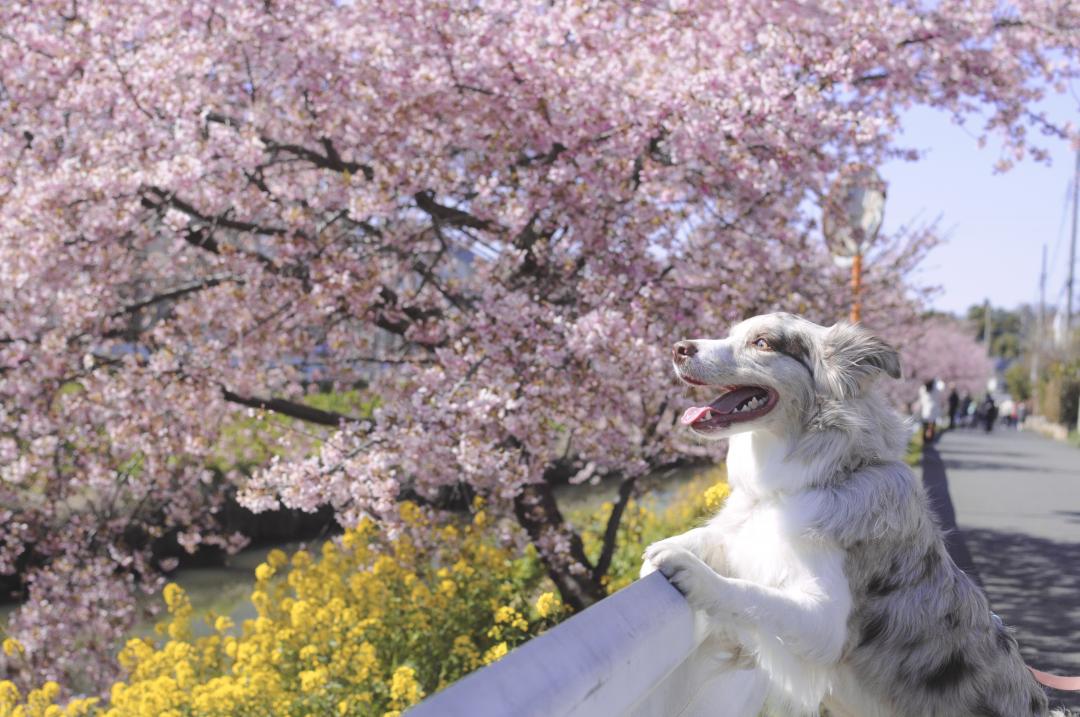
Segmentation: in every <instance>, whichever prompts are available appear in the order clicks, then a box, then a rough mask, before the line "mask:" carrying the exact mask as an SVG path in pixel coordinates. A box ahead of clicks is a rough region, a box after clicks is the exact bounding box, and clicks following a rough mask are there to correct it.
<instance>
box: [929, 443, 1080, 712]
mask: <svg viewBox="0 0 1080 717" xmlns="http://www.w3.org/2000/svg"><path fill="white" fill-rule="evenodd" d="M923 481H924V484H925V485H926V488H927V492H928V494H929V495H930V499H931V502H932V503H933V504H934V507H935V509H936V510H937V511H938V514H939V516H940V517H941V519H942V522H943V524H944V525H945V526H946V527H948V526H949V525H950V518H953V519H955V523H953V524H954V525H955V526H957V527H958V529H959V530H958V531H955V532H953V533H951V534H950V535H949V550H950V553H951V554H952V555H953V559H954V560H955V561H956V562H957V564H958V565H960V566H961V567H962V568H964V569H966V570H968V572H969V573H972V572H973V573H974V574H975V576H976V578H977V579H978V580H979V581H980V583H981V584H982V586H983V588H984V589H985V590H986V594H987V596H988V597H989V598H990V603H991V605H992V606H993V609H994V611H995V612H996V613H997V614H998V615H1000V616H1001V618H1002V619H1003V620H1004V621H1005V624H1006V625H1008V626H1009V627H1011V628H1013V629H1014V630H1015V635H1016V639H1017V641H1018V642H1019V643H1020V649H1021V652H1022V654H1023V656H1024V659H1025V660H1026V661H1027V663H1028V664H1029V665H1031V666H1032V667H1037V668H1039V669H1042V670H1045V671H1047V672H1053V673H1057V674H1070V675H1080V449H1078V448H1076V447H1074V446H1071V445H1067V444H1064V443H1059V442H1055V441H1052V440H1050V439H1048V438H1043V437H1042V436H1039V435H1036V434H1033V433H1029V432H1020V431H1013V430H1009V429H1000V428H999V429H995V430H994V431H993V432H992V433H989V434H987V433H984V432H982V431H981V430H979V431H974V430H970V431H969V430H955V431H949V432H948V433H946V434H945V435H943V436H942V437H941V439H940V440H939V441H938V442H937V444H936V446H934V447H931V448H929V449H927V450H926V451H924V456H923ZM950 497H951V501H950ZM1050 695H1051V704H1052V705H1053V704H1057V705H1062V706H1067V707H1072V708H1074V709H1076V708H1080V693H1072V694H1069V693H1064V692H1053V691H1051V692H1050Z"/></svg>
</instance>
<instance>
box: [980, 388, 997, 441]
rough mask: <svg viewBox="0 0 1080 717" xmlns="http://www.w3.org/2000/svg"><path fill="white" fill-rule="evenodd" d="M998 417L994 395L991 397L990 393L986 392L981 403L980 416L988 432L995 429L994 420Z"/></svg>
mask: <svg viewBox="0 0 1080 717" xmlns="http://www.w3.org/2000/svg"><path fill="white" fill-rule="evenodd" d="M997 417H998V407H997V404H995V403H994V399H993V397H991V396H990V394H989V393H988V394H986V397H985V398H983V400H982V403H981V404H980V405H979V418H981V419H982V422H983V429H984V430H985V431H986V432H987V433H989V432H990V431H992V430H994V421H996V420H997Z"/></svg>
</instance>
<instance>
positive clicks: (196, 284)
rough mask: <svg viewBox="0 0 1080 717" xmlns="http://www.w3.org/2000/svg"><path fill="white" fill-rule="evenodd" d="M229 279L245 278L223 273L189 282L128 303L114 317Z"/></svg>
mask: <svg viewBox="0 0 1080 717" xmlns="http://www.w3.org/2000/svg"><path fill="white" fill-rule="evenodd" d="M229 281H235V282H236V283H238V284H243V283H244V280H243V279H240V278H237V277H235V276H233V275H232V274H221V275H218V276H211V277H208V278H206V279H201V280H198V281H192V282H189V283H187V284H182V285H180V286H177V287H175V288H173V289H169V290H168V291H165V292H162V293H160V294H154V295H153V296H150V297H148V298H146V299H142V300H141V301H136V302H135V303H133V304H128V305H127V306H125V307H124V308H122V309H120V310H118V311H114V312H113V313H112V318H119V317H121V316H123V315H124V314H133V313H135V312H136V311H139V310H141V309H145V308H146V307H148V306H153V305H154V304H159V303H161V302H163V301H169V300H171V299H178V298H180V297H181V296H185V295H187V294H193V293H195V292H197V291H202V290H203V289H211V288H213V287H215V286H218V285H219V284H224V283H226V282H229Z"/></svg>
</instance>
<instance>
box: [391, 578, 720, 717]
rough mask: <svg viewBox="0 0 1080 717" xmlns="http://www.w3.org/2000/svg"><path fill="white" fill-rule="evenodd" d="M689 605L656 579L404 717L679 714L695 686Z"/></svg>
mask: <svg viewBox="0 0 1080 717" xmlns="http://www.w3.org/2000/svg"><path fill="white" fill-rule="evenodd" d="M702 634H703V631H702V630H701V629H700V628H699V627H698V626H696V625H695V617H694V614H693V611H692V610H691V609H690V606H689V605H688V604H687V603H686V600H684V599H683V597H682V595H680V594H679V592H678V591H677V590H675V588H673V587H672V586H671V585H670V584H669V583H668V582H667V580H665V579H664V577H663V576H662V575H660V574H659V573H653V574H652V575H649V576H648V577H645V578H643V579H642V580H639V581H637V582H635V583H633V584H632V585H630V586H629V587H627V588H624V589H623V590H620V591H619V592H617V593H615V594H614V595H612V596H611V597H609V598H607V599H605V600H602V601H600V602H599V603H597V604H596V605H593V606H592V607H590V608H589V609H587V610H585V611H584V612H582V613H580V614H578V615H575V616H574V617H572V618H570V619H569V620H567V621H565V622H563V623H561V624H559V625H557V626H555V627H554V628H552V629H551V630H549V631H547V632H546V633H544V634H543V635H540V636H539V637H536V638H534V639H532V640H530V641H529V642H527V643H525V644H524V645H522V646H520V647H518V648H517V649H515V650H514V651H512V652H511V653H510V654H509V655H507V656H506V657H504V658H503V659H501V660H499V661H498V662H496V663H494V664H492V665H489V666H487V667H484V668H482V669H480V670H478V671H476V672H474V673H472V674H471V675H469V676H467V677H465V678H463V679H462V680H460V681H458V682H456V683H454V684H453V685H451V686H450V687H448V688H446V689H445V690H443V691H442V692H439V693H437V694H435V695H433V696H431V697H429V698H428V699H427V700H425V701H423V702H421V703H420V704H418V705H416V706H414V707H413V708H412V709H410V710H409V711H408V712H406V717H508V716H510V715H512V716H513V717H586V716H589V717H594V716H595V715H626V716H632V717H654V716H655V715H665V716H668V715H678V714H680V713H682V712H683V711H684V709H685V708H686V706H687V704H688V703H689V702H690V701H691V698H692V697H693V693H694V688H693V686H694V685H696V684H699V683H698V681H697V680H696V677H698V676H697V675H695V674H693V673H694V670H695V669H697V668H696V664H697V661H688V660H687V658H688V657H690V656H691V655H692V654H693V653H694V651H695V650H696V649H697V647H698V645H699V644H700V643H701V640H702Z"/></svg>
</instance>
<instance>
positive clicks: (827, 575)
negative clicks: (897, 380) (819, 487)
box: [708, 432, 852, 703]
mask: <svg viewBox="0 0 1080 717" xmlns="http://www.w3.org/2000/svg"><path fill="white" fill-rule="evenodd" d="M788 455H789V451H788V450H787V449H786V446H784V445H782V444H781V442H779V441H778V440H777V439H775V438H773V437H771V436H769V435H767V434H766V435H763V434H762V433H760V432H759V433H754V434H741V435H738V436H735V437H733V438H732V441H731V448H730V450H729V453H728V477H729V481H730V482H731V485H732V489H733V491H732V494H731V496H730V497H729V498H728V502H727V504H726V505H725V506H724V509H723V510H722V511H721V512H720V514H719V515H717V516H716V517H715V518H714V519H713V521H712V522H711V523H710V525H709V526H708V530H709V533H710V535H712V536H713V539H714V540H717V541H718V542H720V543H721V544H722V546H723V550H722V551H718V555H723V564H716V565H714V566H713V567H714V569H716V570H718V571H719V572H721V574H726V575H727V576H729V577H731V578H737V579H741V580H746V581H748V582H750V583H754V584H756V585H760V586H762V587H765V588H769V589H773V590H775V591H777V594H783V595H786V596H789V599H792V600H796V601H799V602H802V603H803V604H804V606H805V607H806V608H807V610H806V612H805V613H804V616H805V618H806V619H807V622H804V623H803V624H802V625H801V626H800V628H799V629H800V632H803V631H805V632H808V633H810V634H813V635H814V640H813V643H814V644H815V646H816V647H817V649H818V650H820V651H821V654H822V655H823V656H824V655H828V657H829V658H831V659H830V660H825V661H824V662H826V663H827V662H830V661H832V660H835V659H836V658H838V657H839V654H840V650H841V649H842V646H843V643H844V640H845V639H846V623H847V617H848V614H849V612H850V610H851V602H852V598H851V589H850V586H849V584H848V581H847V578H846V577H845V575H844V569H843V568H844V553H843V550H842V549H841V548H840V547H839V546H838V545H835V544H833V543H832V542H831V541H829V540H827V539H824V538H821V537H815V538H808V536H809V535H810V534H811V533H812V531H811V530H810V528H811V526H812V523H813V520H814V512H813V511H814V508H815V502H814V501H813V500H811V499H809V498H808V494H807V493H806V489H805V485H806V482H807V478H808V475H809V474H810V473H811V471H812V469H811V468H810V467H809V466H807V465H805V464H803V463H801V462H792V461H789V460H787V456H788ZM761 608H762V609H765V610H768V608H767V607H766V606H765V605H762V606H761ZM776 617H780V616H776ZM767 622H770V621H768V620H767ZM807 623H811V624H807ZM736 632H737V633H738V634H739V637H740V641H741V642H743V644H744V645H746V646H747V647H750V648H751V649H753V651H754V652H755V653H756V655H757V661H758V663H759V664H760V665H761V667H762V668H764V669H765V671H766V672H768V673H769V674H770V675H771V676H772V682H773V684H774V686H775V687H777V688H779V689H780V692H781V693H787V696H788V697H789V698H791V699H793V701H795V702H796V703H797V702H799V701H800V699H799V697H801V696H803V695H807V696H812V697H811V699H820V698H821V696H822V695H823V694H824V693H825V692H827V691H828V690H829V688H830V687H831V683H832V675H831V670H829V669H827V668H824V669H823V668H822V666H821V665H820V664H814V663H813V662H810V661H807V660H806V659H805V655H797V654H795V653H793V652H792V650H791V649H790V647H791V645H790V644H789V643H790V638H791V636H788V635H783V634H777V633H776V632H774V631H771V630H761V629H757V627H756V626H755V627H751V628H750V629H746V627H745V626H744V627H743V628H742V629H738V630H737V631H736Z"/></svg>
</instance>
